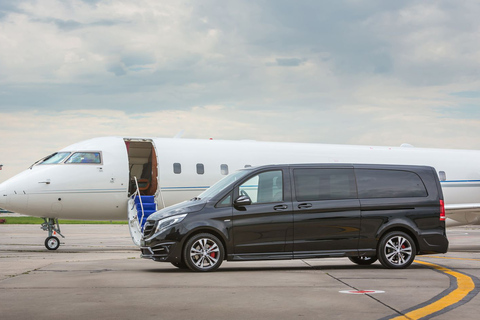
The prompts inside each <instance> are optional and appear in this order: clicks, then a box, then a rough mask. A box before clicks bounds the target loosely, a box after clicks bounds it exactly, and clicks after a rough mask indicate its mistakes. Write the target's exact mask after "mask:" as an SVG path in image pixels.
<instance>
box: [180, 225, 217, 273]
mask: <svg viewBox="0 0 480 320" xmlns="http://www.w3.org/2000/svg"><path fill="white" fill-rule="evenodd" d="M223 257H224V249H223V245H222V242H221V241H220V240H218V238H217V237H215V236H214V235H212V234H209V233H201V234H198V235H195V236H193V237H192V238H190V239H189V240H188V241H187V244H186V246H185V250H184V261H185V262H186V264H187V266H188V267H189V268H190V269H191V270H193V271H213V270H216V269H217V268H218V267H220V265H221V264H222V262H223Z"/></svg>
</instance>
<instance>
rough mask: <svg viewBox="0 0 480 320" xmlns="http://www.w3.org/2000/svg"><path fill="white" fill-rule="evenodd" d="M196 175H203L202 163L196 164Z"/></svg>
mask: <svg viewBox="0 0 480 320" xmlns="http://www.w3.org/2000/svg"><path fill="white" fill-rule="evenodd" d="M197 173H198V174H204V173H205V167H204V166H203V163H197Z"/></svg>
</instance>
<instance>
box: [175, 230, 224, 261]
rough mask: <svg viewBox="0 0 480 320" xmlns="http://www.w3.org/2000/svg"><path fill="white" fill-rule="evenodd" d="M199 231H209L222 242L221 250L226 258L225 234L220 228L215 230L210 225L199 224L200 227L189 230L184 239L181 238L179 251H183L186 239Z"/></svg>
mask: <svg viewBox="0 0 480 320" xmlns="http://www.w3.org/2000/svg"><path fill="white" fill-rule="evenodd" d="M200 233H210V234H212V235H214V236H215V237H217V238H218V239H219V240H220V241H221V242H222V245H223V251H224V253H225V254H224V257H223V258H224V260H227V252H228V248H227V241H226V238H225V235H224V234H223V232H221V231H220V230H217V229H215V228H212V227H208V226H201V227H198V228H196V229H194V230H192V231H191V232H189V233H188V234H187V235H186V236H185V237H184V240H183V243H182V248H181V250H182V251H181V252H183V250H184V249H185V245H186V244H187V242H188V240H189V239H190V238H191V237H193V236H195V235H197V234H200Z"/></svg>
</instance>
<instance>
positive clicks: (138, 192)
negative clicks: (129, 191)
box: [133, 177, 145, 232]
mask: <svg viewBox="0 0 480 320" xmlns="http://www.w3.org/2000/svg"><path fill="white" fill-rule="evenodd" d="M133 179H134V180H135V186H136V187H137V190H136V191H135V192H134V194H133V205H134V206H135V197H136V196H138V199H140V208H142V218H141V219H140V221H139V225H140V229H141V230H142V232H143V226H142V223H143V217H144V216H145V210H144V209H143V202H142V197H141V196H140V188H139V187H138V180H137V177H133Z"/></svg>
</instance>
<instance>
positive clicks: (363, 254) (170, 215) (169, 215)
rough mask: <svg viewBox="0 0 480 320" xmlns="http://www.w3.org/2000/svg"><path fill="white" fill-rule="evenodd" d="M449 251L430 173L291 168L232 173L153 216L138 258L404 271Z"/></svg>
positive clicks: (182, 263) (195, 266)
mask: <svg viewBox="0 0 480 320" xmlns="http://www.w3.org/2000/svg"><path fill="white" fill-rule="evenodd" d="M447 248H448V240H447V237H446V233H445V210H444V203H443V194H442V189H441V186H440V182H439V180H438V176H437V173H436V172H435V170H434V168H432V167H427V166H403V165H402V166H401V165H373V164H298V165H297V164H295V165H267V166H261V167H254V168H246V169H243V170H240V171H237V172H235V173H233V174H231V175H229V176H227V177H225V178H224V179H222V180H220V181H219V182H217V183H216V184H214V185H213V186H212V187H210V188H209V189H207V190H206V191H205V192H203V193H202V194H200V195H199V196H198V197H196V198H193V199H191V200H189V201H185V202H182V203H180V204H177V205H174V206H171V207H167V208H165V209H162V210H160V211H158V212H156V213H154V214H152V215H151V216H150V217H149V218H148V221H147V223H146V225H145V229H144V237H143V240H142V248H141V250H142V257H143V258H146V259H153V260H155V261H166V262H171V263H172V264H173V265H174V266H176V267H178V268H189V269H191V270H194V271H213V270H216V269H217V268H218V267H219V266H220V265H221V264H222V262H223V260H225V259H226V260H229V261H230V260H237V261H245V260H274V259H307V258H323V257H348V258H349V259H350V260H351V261H352V262H354V263H356V264H360V265H368V264H371V263H373V262H375V261H376V260H377V259H378V260H380V262H381V264H382V265H383V266H384V267H386V268H406V267H408V266H409V265H410V264H411V263H412V262H413V260H414V258H415V255H419V254H430V253H445V252H447Z"/></svg>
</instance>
